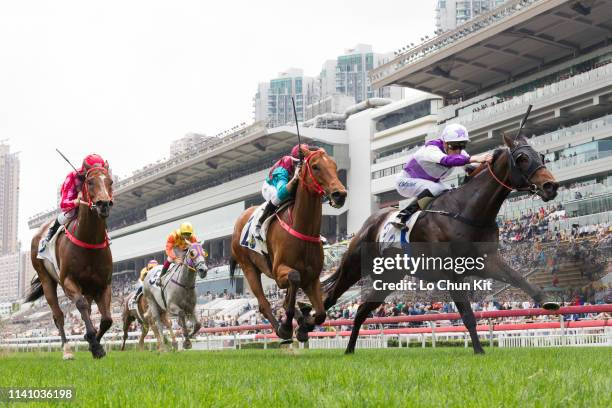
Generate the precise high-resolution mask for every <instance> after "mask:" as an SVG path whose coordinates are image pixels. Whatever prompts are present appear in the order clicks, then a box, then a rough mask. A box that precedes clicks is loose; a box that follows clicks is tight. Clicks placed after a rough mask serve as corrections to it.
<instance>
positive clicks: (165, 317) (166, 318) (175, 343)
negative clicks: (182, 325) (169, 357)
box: [162, 313, 178, 350]
mask: <svg viewBox="0 0 612 408" xmlns="http://www.w3.org/2000/svg"><path fill="white" fill-rule="evenodd" d="M162 318H163V320H164V324H165V325H166V328H167V329H168V331H169V332H170V338H171V339H172V348H173V349H175V350H178V341H176V334H175V333H174V330H173V329H172V321H171V320H170V317H169V315H168V313H164V315H163V316H162Z"/></svg>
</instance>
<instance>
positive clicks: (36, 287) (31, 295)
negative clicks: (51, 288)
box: [24, 276, 45, 303]
mask: <svg viewBox="0 0 612 408" xmlns="http://www.w3.org/2000/svg"><path fill="white" fill-rule="evenodd" d="M44 294H45V292H44V291H43V286H42V283H41V282H40V278H39V277H38V276H35V277H34V279H32V282H31V283H30V289H28V294H27V295H26V297H25V301H24V303H28V302H33V301H35V300H36V299H38V298H40V297H41V296H42V295H44Z"/></svg>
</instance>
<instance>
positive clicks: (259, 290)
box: [240, 261, 279, 333]
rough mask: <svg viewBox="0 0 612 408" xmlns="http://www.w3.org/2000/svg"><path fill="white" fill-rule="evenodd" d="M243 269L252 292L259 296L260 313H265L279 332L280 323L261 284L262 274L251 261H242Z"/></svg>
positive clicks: (273, 327) (274, 328)
mask: <svg viewBox="0 0 612 408" xmlns="http://www.w3.org/2000/svg"><path fill="white" fill-rule="evenodd" d="M240 266H242V271H243V273H244V277H245V278H246V280H247V282H248V283H249V287H250V288H251V292H253V296H255V297H256V298H257V304H258V306H259V313H261V314H262V315H264V317H265V318H266V319H268V321H269V322H270V324H271V325H272V329H273V330H274V331H275V332H277V333H278V327H279V323H278V320H276V317H275V316H274V313H272V307H270V302H268V299H266V296H265V295H264V291H263V287H262V286H261V274H260V273H259V271H257V269H256V268H255V267H254V266H253V264H251V263H250V261H248V263H247V262H244V263H241V264H240Z"/></svg>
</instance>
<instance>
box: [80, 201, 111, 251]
mask: <svg viewBox="0 0 612 408" xmlns="http://www.w3.org/2000/svg"><path fill="white" fill-rule="evenodd" d="M78 214H79V215H78V217H77V226H76V231H75V235H76V237H77V238H78V239H79V240H81V241H83V242H87V243H88V244H98V243H101V242H103V241H104V240H105V239H106V221H105V220H104V219H103V218H101V217H98V216H97V214H95V213H94V212H93V211H91V210H89V209H87V208H85V207H82V208H80V209H79V213H78Z"/></svg>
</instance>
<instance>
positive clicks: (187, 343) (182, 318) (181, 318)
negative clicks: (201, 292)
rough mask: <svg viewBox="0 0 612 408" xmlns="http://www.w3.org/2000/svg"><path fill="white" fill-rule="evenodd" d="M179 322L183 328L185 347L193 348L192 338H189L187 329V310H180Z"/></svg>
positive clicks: (187, 348)
mask: <svg viewBox="0 0 612 408" xmlns="http://www.w3.org/2000/svg"><path fill="white" fill-rule="evenodd" d="M178 322H179V325H180V326H181V329H182V330H183V348H184V349H186V350H189V349H190V348H191V340H189V331H188V330H187V322H186V321H185V312H183V311H182V310H181V311H180V312H179V315H178Z"/></svg>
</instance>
